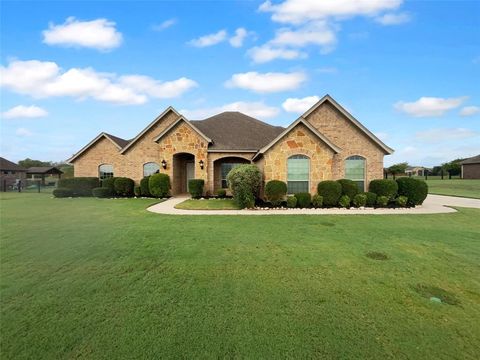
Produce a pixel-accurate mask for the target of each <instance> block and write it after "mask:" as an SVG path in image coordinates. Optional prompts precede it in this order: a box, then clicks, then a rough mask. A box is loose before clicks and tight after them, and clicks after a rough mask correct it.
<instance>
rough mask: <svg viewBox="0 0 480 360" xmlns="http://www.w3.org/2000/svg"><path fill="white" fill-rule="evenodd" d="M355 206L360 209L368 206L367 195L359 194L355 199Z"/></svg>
mask: <svg viewBox="0 0 480 360" xmlns="http://www.w3.org/2000/svg"><path fill="white" fill-rule="evenodd" d="M352 202H353V206H355V207H357V208H359V207H364V206H365V205H367V195H365V194H357V195H355V197H354V198H353V201H352Z"/></svg>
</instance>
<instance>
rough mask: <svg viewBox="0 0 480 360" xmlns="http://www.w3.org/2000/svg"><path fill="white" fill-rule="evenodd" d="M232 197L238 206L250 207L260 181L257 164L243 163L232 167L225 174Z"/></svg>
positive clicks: (260, 176) (260, 174)
mask: <svg viewBox="0 0 480 360" xmlns="http://www.w3.org/2000/svg"><path fill="white" fill-rule="evenodd" d="M227 182H228V184H230V189H231V190H232V193H233V199H234V200H235V202H236V203H237V205H238V206H239V207H240V208H242V209H243V208H252V207H253V206H254V205H255V198H256V197H257V196H258V191H259V190H260V185H261V183H262V173H261V172H260V170H259V169H258V167H257V166H255V165H252V164H244V165H239V166H236V167H234V168H233V169H232V170H230V172H229V173H228V175H227Z"/></svg>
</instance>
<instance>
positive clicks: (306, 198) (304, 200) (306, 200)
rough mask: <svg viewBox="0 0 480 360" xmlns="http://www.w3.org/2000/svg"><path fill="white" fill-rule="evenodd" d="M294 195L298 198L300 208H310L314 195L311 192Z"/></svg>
mask: <svg viewBox="0 0 480 360" xmlns="http://www.w3.org/2000/svg"><path fill="white" fill-rule="evenodd" d="M294 196H295V197H296V198H297V206H298V207H299V208H308V207H310V205H311V204H312V195H310V193H307V192H302V193H296V194H295V195H294Z"/></svg>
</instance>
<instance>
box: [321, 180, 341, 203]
mask: <svg viewBox="0 0 480 360" xmlns="http://www.w3.org/2000/svg"><path fill="white" fill-rule="evenodd" d="M317 190H318V195H321V196H323V205H325V206H335V205H337V204H338V199H340V196H342V185H340V183H338V182H336V181H332V180H326V181H320V182H319V183H318V186H317Z"/></svg>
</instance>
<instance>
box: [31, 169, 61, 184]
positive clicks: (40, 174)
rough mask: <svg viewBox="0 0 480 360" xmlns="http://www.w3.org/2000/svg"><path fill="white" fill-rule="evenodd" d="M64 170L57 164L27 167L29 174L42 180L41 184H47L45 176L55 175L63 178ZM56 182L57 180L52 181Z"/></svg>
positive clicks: (32, 177) (34, 178)
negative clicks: (56, 165)
mask: <svg viewBox="0 0 480 360" xmlns="http://www.w3.org/2000/svg"><path fill="white" fill-rule="evenodd" d="M62 174H63V171H62V170H60V169H59V168H57V167H55V166H34V167H30V168H28V169H27V175H28V176H29V177H30V178H31V179H32V180H38V181H40V184H41V185H43V186H45V177H46V176H48V177H54V176H56V177H57V178H58V179H61V177H62ZM51 183H53V184H55V181H53V182H51Z"/></svg>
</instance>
